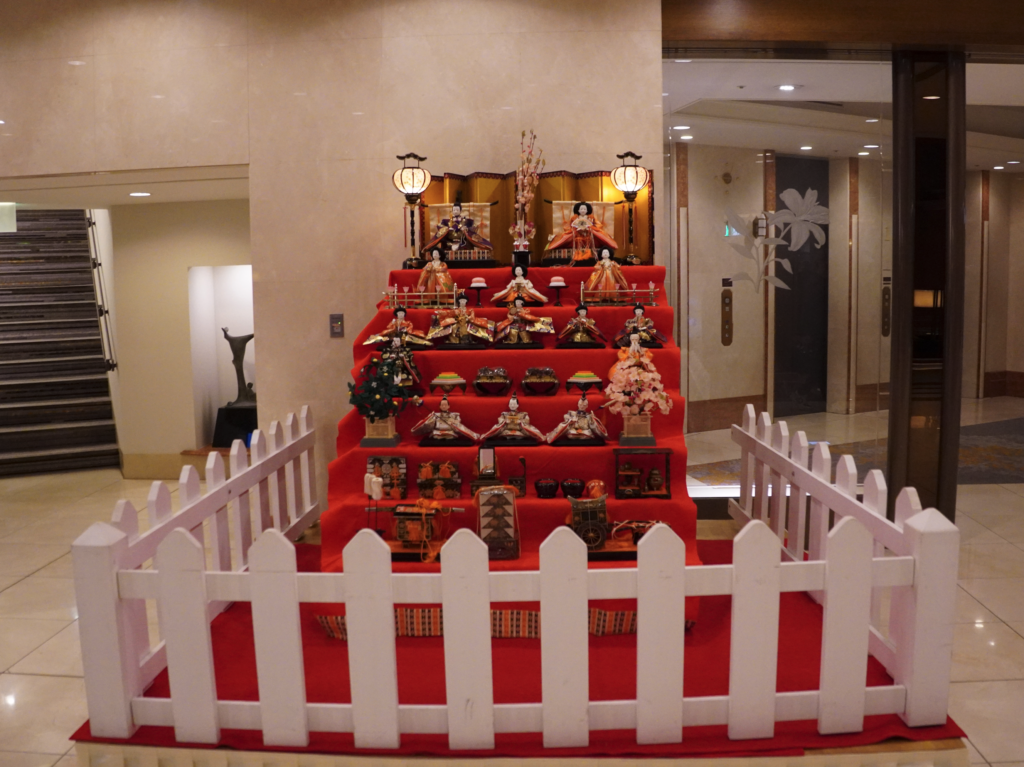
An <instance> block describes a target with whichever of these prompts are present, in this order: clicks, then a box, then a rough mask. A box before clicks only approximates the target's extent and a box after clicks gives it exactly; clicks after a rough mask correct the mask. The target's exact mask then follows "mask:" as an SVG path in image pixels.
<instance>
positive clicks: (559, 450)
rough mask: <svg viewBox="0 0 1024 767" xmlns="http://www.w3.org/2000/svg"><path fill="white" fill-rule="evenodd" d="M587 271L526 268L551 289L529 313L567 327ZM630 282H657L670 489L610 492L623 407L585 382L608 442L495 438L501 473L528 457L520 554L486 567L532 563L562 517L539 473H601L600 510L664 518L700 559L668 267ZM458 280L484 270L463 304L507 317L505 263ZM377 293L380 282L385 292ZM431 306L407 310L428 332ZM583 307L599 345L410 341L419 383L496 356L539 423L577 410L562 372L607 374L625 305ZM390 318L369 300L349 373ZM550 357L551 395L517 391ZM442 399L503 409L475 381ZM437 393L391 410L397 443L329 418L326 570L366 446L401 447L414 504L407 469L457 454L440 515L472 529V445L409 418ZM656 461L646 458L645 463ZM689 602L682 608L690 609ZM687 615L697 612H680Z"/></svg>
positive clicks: (403, 275) (413, 565)
mask: <svg viewBox="0 0 1024 767" xmlns="http://www.w3.org/2000/svg"><path fill="white" fill-rule="evenodd" d="M590 273H591V270H590V269H589V268H586V267H576V268H569V267H562V268H531V269H530V271H529V274H528V278H529V279H530V281H531V282H532V283H533V285H534V288H535V289H536V290H538V291H540V292H541V293H543V294H545V295H547V296H548V299H549V302H548V304H547V305H546V306H542V307H537V308H534V309H531V311H532V312H533V313H534V314H536V315H537V316H542V317H551V318H552V319H553V321H554V326H555V328H556V330H561V329H562V328H563V327H565V324H566V322H567V321H568V320H569V319H570V318H571V317H574V316H575V315H576V311H575V307H576V305H577V304H578V303H579V300H578V298H579V285H580V282H581V281H583V280H586V278H587V277H588V276H589V275H590ZM623 274H624V275H625V277H626V280H627V281H628V282H629V283H634V282H635V283H637V286H638V290H639V289H643V292H644V293H647V286H648V284H649V283H650V282H653V283H655V285H656V286H657V288H656V301H657V306H649V307H647V309H646V314H647V316H648V317H650V318H651V319H652V320H654V323H655V326H656V327H657V328H658V330H660V331H661V332H662V333H664V334H665V335H666V336H668V337H669V341H668V343H666V344H665V345H664V348H663V349H655V350H653V352H652V353H653V355H654V364H655V365H656V366H657V369H658V372H659V373H660V374H661V376H662V381H663V384H664V386H665V389H666V391H667V392H669V393H670V395H671V397H672V400H673V407H672V410H671V412H670V413H669V414H668V415H662V414H661V413H660V412H658V411H655V415H654V418H653V432H654V435H655V437H656V438H657V442H658V446H659V447H668V448H671V449H672V450H673V454H672V456H671V479H672V498H671V499H670V500H668V499H664V500H663V499H647V498H645V499H637V500H616V499H615V497H614V488H615V456H614V453H613V450H614V448H616V447H619V444H618V435H619V433H620V432H621V430H622V418H621V417H620V416H617V415H614V414H612V413H610V412H609V411H608V410H606V409H601V405H603V404H604V402H605V397H604V394H603V391H602V390H601V389H597V388H594V389H591V390H590V391H589V392H587V397H588V400H589V401H590V409H591V411H592V412H594V413H596V414H597V415H598V417H599V418H601V420H603V421H604V422H605V425H606V426H607V429H608V433H609V437H610V438H609V440H608V442H607V444H606V445H604V446H600V447H555V446H548V445H540V446H537V447H528V448H514V447H498V448H497V456H498V469H499V474H500V475H501V478H502V479H504V480H506V481H507V479H508V478H509V477H511V476H516V475H518V474H521V472H522V469H521V466H520V462H519V457H520V456H523V457H525V458H526V476H527V494H526V497H525V498H519V499H518V500H517V507H518V515H519V524H520V535H521V544H522V554H521V556H520V557H519V558H518V559H512V560H505V561H494V562H492V563H491V567H492V569H503V570H530V569H536V568H537V567H538V549H539V546H540V544H541V542H543V540H544V539H545V538H546V537H547V536H548V535H549V534H550V533H551V531H552V530H554V529H555V528H556V527H557V526H559V525H563V524H565V521H566V514H567V513H568V512H569V502H568V500H566V499H565V498H564V497H562V494H561V493H559V496H558V497H557V498H554V499H542V498H538V497H537V494H536V490H535V489H534V482H535V481H536V480H538V479H542V478H551V479H556V480H559V481H561V480H563V479H581V480H584V481H589V480H591V479H601V480H604V482H605V483H606V484H607V486H608V490H609V499H608V520H609V522H617V521H623V520H627V519H637V520H651V519H655V520H660V521H662V522H665V523H667V524H668V525H669V526H671V527H672V529H673V530H674V531H675V532H676V533H677V534H678V535H679V536H680V537H681V538H682V539H683V540H684V541H685V542H686V548H687V564H699V563H700V559H699V557H698V555H697V547H696V517H697V510H696V506H695V505H694V503H693V501H691V500H690V497H689V495H688V494H687V492H686V444H685V441H684V439H683V414H684V408H685V401H684V400H683V398H682V397H681V396H680V395H679V375H680V354H679V347H678V346H676V344H675V341H674V340H673V339H672V328H673V326H674V322H673V310H672V309H671V308H670V307H669V306H668V300H667V297H666V295H665V291H664V281H665V269H664V268H663V267H654V266H637V267H627V268H624V269H623ZM452 276H453V277H454V279H455V280H456V281H457V283H458V285H459V287H460V288H462V289H465V288H467V287H468V286H469V284H470V282H471V280H472V279H473V278H476V277H482V278H483V279H484V280H486V281H487V284H488V289H486V290H484V291H482V296H481V299H482V302H483V307H475V306H474V305H475V303H476V296H475V295H474V294H473V293H469V296H470V306H471V307H473V308H474V310H475V311H476V314H477V316H478V317H486V318H487V319H490V320H494V321H495V322H499V321H501V320H502V319H504V318H505V316H506V314H507V311H506V309H505V308H504V307H501V306H495V305H494V304H493V303H492V301H491V298H492V297H493V296H494V294H495V293H497V292H498V291H499V290H501V289H502V288H504V287H505V285H507V284H508V282H509V280H511V270H510V269H509V268H498V269H480V270H473V269H462V270H458V271H455V272H452ZM555 276H559V277H562V278H563V279H564V280H565V283H566V285H567V286H568V287H567V288H565V289H563V290H562V296H561V303H562V306H553V303H554V298H555V294H554V291H553V290H549V289H548V287H547V286H548V283H549V282H550V281H551V278H552V277H555ZM418 277H419V273H418V272H416V271H394V272H392V273H391V277H390V281H389V284H390V285H392V286H395V285H397V286H398V293H399V296H401V295H404V293H403V290H402V289H403V288H404V287H409V288H410V290H411V291H415V289H416V288H415V285H416V280H417V278H418ZM382 292H383V291H382ZM433 313H434V310H432V309H409V310H408V316H407V319H409V320H410V321H412V323H413V324H414V326H415V327H416V328H417V329H419V330H423V331H426V330H427V329H428V328H429V327H430V322H431V316H432V314H433ZM589 316H590V317H591V318H593V319H594V320H595V321H596V322H597V324H598V326H599V327H600V328H601V331H602V332H603V333H604V334H605V336H606V337H607V338H608V339H609V345H608V347H607V348H604V349H557V348H556V347H555V345H556V343H557V341H558V339H557V338H556V336H555V335H539V334H538V335H535V336H534V338H535V339H537V340H540V341H541V342H542V343H543V344H544V348H543V349H529V350H519V349H504V348H502V347H501V346H500V345H494V346H489V347H487V348H485V349H481V350H465V349H459V350H446V349H445V348H444V345H443V344H437V345H436V346H435V348H433V349H428V350H425V351H416V352H415V361H416V365H417V367H418V368H419V370H420V372H421V374H422V377H423V384H424V390H426V385H427V384H429V383H430V381H431V380H432V379H433V378H434V377H435V376H437V375H438V374H440V373H445V372H454V373H458V374H459V375H461V377H462V378H464V379H466V380H467V381H472V380H473V379H474V378H475V377H476V374H477V370H478V369H479V368H481V367H484V366H487V367H503V368H505V369H506V370H507V371H508V373H509V376H510V377H511V379H512V381H513V389H512V390H513V391H518V393H519V403H520V410H521V411H525V412H527V413H529V415H530V419H531V422H532V423H533V425H534V426H536V427H537V428H538V429H540V430H541V431H542V432H544V433H547V432H549V431H551V430H552V429H554V428H555V426H557V425H558V424H559V423H561V421H562V419H563V417H564V415H565V413H567V412H569V411H571V410H575V408H576V403H577V400H578V399H579V392H578V391H577V390H575V389H573V390H572V391H569V392H567V391H566V387H565V381H566V379H568V378H569V377H570V376H572V375H573V373H575V372H577V371H579V370H590V371H592V372H593V373H595V374H597V375H598V376H600V377H601V378H602V379H603V381H604V383H605V384H607V381H608V375H609V370H610V368H611V367H612V366H613V365H614V364H615V363H616V362H617V360H618V349H616V348H613V347H612V346H611V343H610V341H611V339H613V338H614V337H615V334H616V333H618V332H619V331H620V330H621V329H622V327H623V325H624V324H625V322H626V320H627V319H629V318H630V317H632V316H633V306H632V305H631V304H629V305H625V304H624V305H622V306H593V307H591V309H590V312H589ZM391 319H392V309H391V308H390V307H389V306H388V305H387V303H386V302H385V301H383V300H382V301H381V302H380V303H379V304H378V306H377V314H376V316H375V317H374V318H373V320H372V321H371V322H370V323H369V324H368V325H367V326H366V327H365V328H364V329H363V331H362V332H361V333H360V334H359V336H358V337H357V338H356V339H355V343H354V348H355V355H354V358H355V367H354V369H353V371H352V374H353V378H355V377H356V376H358V374H359V370H360V369H361V368H362V367H363V365H365V364H366V363H367V362H368V361H369V359H370V356H371V355H372V354H374V353H375V352H376V349H375V348H373V347H371V346H364V345H363V342H364V341H365V340H366V339H367V338H368V337H369V336H370V335H372V334H374V333H377V332H380V331H381V330H383V329H384V327H385V326H386V325H387V324H388V322H390V321H391ZM531 367H550V368H552V369H554V371H555V373H556V374H557V376H558V379H559V381H560V383H561V385H560V387H559V390H558V393H557V394H555V395H553V396H524V392H523V390H522V387H521V386H520V382H521V381H522V379H523V376H524V375H525V373H526V369H527V368H531ZM448 398H449V402H450V404H451V409H452V410H453V411H455V412H458V413H461V415H462V421H463V423H464V424H466V425H467V426H468V427H469V428H470V429H472V430H473V431H476V432H478V433H482V432H484V431H486V430H487V429H489V428H490V427H491V426H492V425H493V424H494V423H495V422H496V421H497V419H498V416H499V414H500V413H502V412H503V411H504V410H506V409H507V407H508V396H504V397H483V396H479V395H477V393H476V392H475V391H474V390H473V388H472V387H469V388H468V389H467V392H466V393H465V394H462V393H461V392H459V391H455V392H453V393H451V394H449V397H448ZM440 400H441V394H440V392H438V393H437V394H433V395H430V394H428V395H426V396H424V398H423V405H422V406H421V407H414V406H411V405H410V406H409V407H408V408H407V409H406V410H405V412H403V413H402V414H401V415H400V416H399V417H398V419H397V426H398V430H399V432H400V433H401V435H402V442H401V444H400V445H399V446H398V447H395V448H362V447H360V446H359V440H360V439H361V438H362V437H363V435H364V421H363V418H362V417H361V416H360V415H359V414H358V413H356V412H355V411H352V412H350V413H348V414H347V415H346V416H345V417H344V418H343V419H342V420H341V422H340V423H339V424H338V443H337V444H338V457H337V459H336V460H334V461H332V462H331V464H330V467H329V473H330V484H329V503H328V506H329V507H328V509H327V511H326V512H325V513H324V514H323V516H322V528H323V553H322V560H323V561H322V566H323V569H324V571H340V570H341V569H342V549H343V548H344V546H345V544H346V543H348V541H349V540H350V539H351V538H352V536H353V535H355V534H356V532H358V531H359V530H360V529H361V528H363V527H365V526H366V525H367V515H366V512H365V509H366V506H367V498H366V495H365V494H364V493H363V475H364V473H365V472H366V462H367V458H368V457H370V456H373V455H395V456H404V457H405V459H406V463H407V467H408V473H409V483H408V484H409V487H408V495H407V499H406V502H408V503H414V502H415V499H416V498H417V497H418V493H417V489H416V485H415V476H416V469H417V468H418V466H419V464H420V463H421V462H425V461H443V460H449V461H454V462H457V463H458V464H459V469H460V474H461V475H462V482H463V487H462V498H461V499H458V500H451V501H446V502H445V503H450V504H451V505H452V506H457V507H462V508H465V509H466V511H465V512H464V513H455V514H451V515H450V516H449V517H448V518H447V519H448V523H449V532H452V531H454V530H455V529H457V528H460V527H468V528H471V529H475V528H476V515H475V513H474V512H475V510H474V509H473V505H472V497H471V495H470V488H469V483H470V482H471V481H472V479H473V471H474V468H475V465H476V458H477V447H475V446H471V447H450V448H448V447H445V448H441V447H420V446H419V444H418V438H416V437H413V436H412V435H411V434H410V429H411V427H412V426H413V424H415V423H416V422H417V421H418V420H420V419H421V418H423V417H425V416H426V415H427V414H428V413H429V412H431V411H432V410H436V409H437V408H438V405H439V403H440ZM652 465H653V464H652ZM395 503H396V502H391V501H383V502H381V504H380V506H381V509H382V510H383V511H384V512H385V513H382V514H381V515H380V518H379V522H378V524H377V525H376V526H377V527H378V528H382V529H384V530H387V531H390V529H391V519H390V516H391V515H390V513H387V509H388V508H389V507H390V506H393V505H394V504H395ZM629 564H630V563H615V562H592V563H591V566H592V567H602V566H605V567H607V566H623V565H627V566H628V565H629ZM394 569H395V570H396V571H403V572H409V571H432V570H437V569H439V565H438V564H437V563H436V562H433V563H422V562H395V563H394ZM695 608H696V604H693V605H692V606H691V607H690V608H689V609H688V612H695ZM687 617H688V618H689V619H691V620H692V619H694V618H695V617H696V615H695V614H693V615H688V616H687Z"/></svg>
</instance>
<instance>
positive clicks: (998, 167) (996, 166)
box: [992, 165, 1003, 170]
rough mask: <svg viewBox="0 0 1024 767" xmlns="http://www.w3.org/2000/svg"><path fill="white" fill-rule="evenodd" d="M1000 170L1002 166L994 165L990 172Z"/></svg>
mask: <svg viewBox="0 0 1024 767" xmlns="http://www.w3.org/2000/svg"><path fill="white" fill-rule="evenodd" d="M1002 169H1003V166H1002V165H995V166H993V168H992V170H1002Z"/></svg>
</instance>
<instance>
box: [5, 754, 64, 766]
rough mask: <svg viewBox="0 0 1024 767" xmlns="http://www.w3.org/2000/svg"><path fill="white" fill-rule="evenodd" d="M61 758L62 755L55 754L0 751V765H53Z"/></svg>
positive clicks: (58, 762)
mask: <svg viewBox="0 0 1024 767" xmlns="http://www.w3.org/2000/svg"><path fill="white" fill-rule="evenodd" d="M63 758H64V757H63V756H57V755H56V754H25V753H17V752H15V751H0V767H53V765H55V764H60V763H61V762H60V760H61V759H63ZM55 760H56V761H55Z"/></svg>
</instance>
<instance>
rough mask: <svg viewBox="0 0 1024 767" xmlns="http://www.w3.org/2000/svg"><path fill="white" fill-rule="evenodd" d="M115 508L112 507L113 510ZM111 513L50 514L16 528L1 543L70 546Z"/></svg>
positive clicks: (70, 512)
mask: <svg viewBox="0 0 1024 767" xmlns="http://www.w3.org/2000/svg"><path fill="white" fill-rule="evenodd" d="M112 510H113V509H111V511H112ZM109 519H110V515H109V513H108V514H106V515H105V516H103V517H100V516H97V515H96V514H95V513H93V512H75V511H62V512H58V513H56V514H50V515H49V516H47V517H44V518H43V519H40V520H39V521H37V522H33V523H31V524H29V525H26V526H25V527H21V528H19V529H17V530H15V531H14V532H13V533H10V534H8V535H5V536H4V537H3V538H0V543H37V542H39V541H46V542H47V543H60V544H64V545H65V547H67V546H70V545H71V544H72V543H73V542H74V540H75V539H76V538H77V537H78V536H79V535H81V534H82V533H83V532H85V530H86V529H87V528H88V527H89V526H90V525H91V524H93V523H94V522H100V521H108V520H109Z"/></svg>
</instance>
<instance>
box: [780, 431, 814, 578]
mask: <svg viewBox="0 0 1024 767" xmlns="http://www.w3.org/2000/svg"><path fill="white" fill-rule="evenodd" d="M809 458H810V451H809V449H808V444H807V435H806V434H804V433H803V432H802V431H798V432H797V433H796V434H794V435H793V444H792V451H791V459H792V461H793V462H794V463H796V464H798V465H799V466H800V468H802V469H806V468H807V462H808V460H809ZM806 537H807V493H806V492H805V491H804V490H803V489H801V488H800V486H799V485H796V484H793V485H792V486H791V487H790V490H789V517H788V520H787V525H786V538H787V541H786V543H787V548H788V549H789V553H790V555H791V556H792V557H793V559H794V560H796V561H797V562H803V561H804V539H805V538H806Z"/></svg>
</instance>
